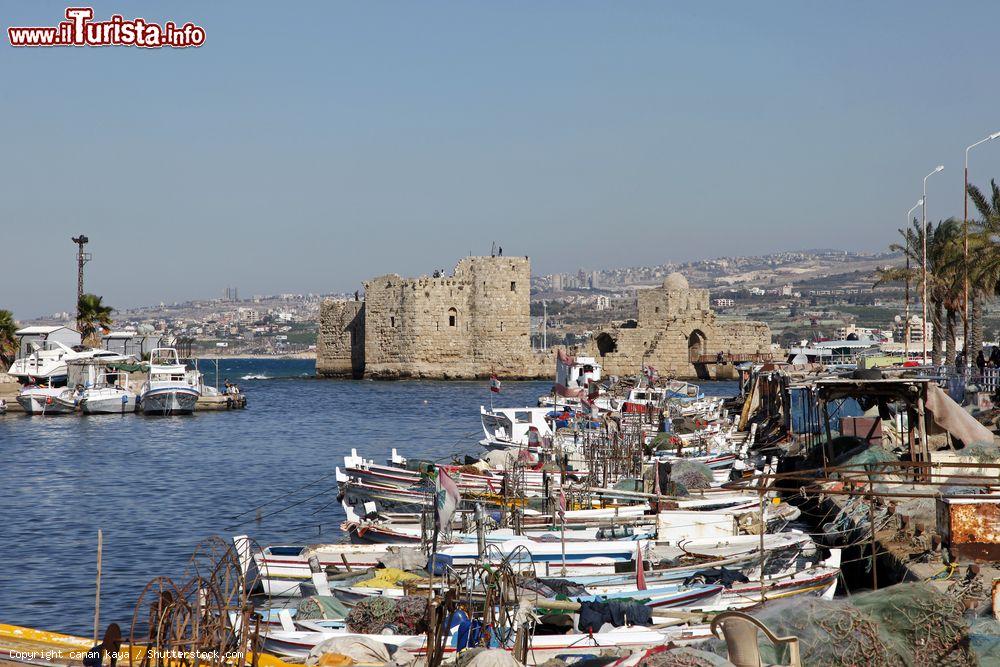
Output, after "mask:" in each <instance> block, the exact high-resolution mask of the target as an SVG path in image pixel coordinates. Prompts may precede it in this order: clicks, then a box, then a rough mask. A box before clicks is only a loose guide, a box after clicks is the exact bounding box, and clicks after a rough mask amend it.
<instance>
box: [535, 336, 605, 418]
mask: <svg viewBox="0 0 1000 667" xmlns="http://www.w3.org/2000/svg"><path fill="white" fill-rule="evenodd" d="M600 380H601V365H600V364H599V363H598V362H597V359H595V358H594V357H571V356H569V355H568V354H566V353H565V352H563V351H562V350H560V351H559V352H558V353H557V354H556V380H555V383H553V385H552V393H550V394H546V395H544V396H539V397H538V405H539V406H541V407H546V408H552V407H560V406H561V407H572V408H579V407H581V405H582V400H583V399H585V398H587V394H588V393H590V392H592V391H593V390H594V389H596V388H597V386H596V383H597V382H599V381H600ZM592 383H593V384H594V386H593V387H591V384H592ZM593 393H596V394H597V395H599V391H597V392H593Z"/></svg>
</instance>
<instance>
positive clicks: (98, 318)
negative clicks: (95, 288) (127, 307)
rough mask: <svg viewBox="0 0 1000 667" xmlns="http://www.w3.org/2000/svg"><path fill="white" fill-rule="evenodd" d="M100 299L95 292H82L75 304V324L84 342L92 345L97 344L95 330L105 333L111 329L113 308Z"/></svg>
mask: <svg viewBox="0 0 1000 667" xmlns="http://www.w3.org/2000/svg"><path fill="white" fill-rule="evenodd" d="M102 300H103V299H102V297H99V296H97V295H96V294H83V295H81V296H80V300H79V301H78V302H77V304H76V324H77V327H79V329H80V335H81V336H82V337H83V340H84V343H85V344H88V345H91V346H94V347H96V345H97V343H96V342H95V339H96V338H97V332H98V331H102V332H104V333H107V332H108V331H110V330H111V313H113V312H114V310H115V309H114V308H112V307H111V306H105V305H104V304H103V303H102ZM88 340H89V342H88Z"/></svg>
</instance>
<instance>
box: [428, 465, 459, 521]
mask: <svg viewBox="0 0 1000 667" xmlns="http://www.w3.org/2000/svg"><path fill="white" fill-rule="evenodd" d="M434 490H435V492H436V493H435V499H436V504H437V521H438V523H437V527H438V530H444V529H445V528H447V527H448V526H450V525H451V518H452V517H453V516H454V515H455V510H457V509H458V505H459V503H461V502H462V494H460V493H459V492H458V486H457V485H456V484H455V480H453V479H452V478H451V477H449V476H448V473H446V472H445V471H444V469H442V468H438V471H437V478H436V480H435V484H434Z"/></svg>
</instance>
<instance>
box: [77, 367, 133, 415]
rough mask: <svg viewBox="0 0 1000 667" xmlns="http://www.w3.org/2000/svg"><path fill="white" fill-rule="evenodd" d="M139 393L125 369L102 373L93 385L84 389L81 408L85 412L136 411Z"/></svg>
mask: <svg viewBox="0 0 1000 667" xmlns="http://www.w3.org/2000/svg"><path fill="white" fill-rule="evenodd" d="M137 403H138V395H137V394H136V392H135V391H133V390H132V388H131V386H130V382H129V378H128V373H127V372H125V371H110V370H109V371H106V372H104V373H102V374H101V375H100V376H99V378H98V380H97V382H96V383H95V384H94V386H93V387H89V388H87V389H84V390H83V396H82V397H81V398H80V410H81V411H82V412H83V413H84V414H88V415H94V414H126V413H129V412H135V407H136V404H137Z"/></svg>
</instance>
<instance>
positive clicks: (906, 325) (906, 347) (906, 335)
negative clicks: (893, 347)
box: [903, 199, 924, 361]
mask: <svg viewBox="0 0 1000 667" xmlns="http://www.w3.org/2000/svg"><path fill="white" fill-rule="evenodd" d="M923 204H924V200H923V199H919V200H917V203H916V204H914V205H913V208H911V209H910V210H909V211H907V212H906V226H905V227H903V232H904V233H905V234H906V252H905V253H904V254H905V255H906V301H905V303H906V307H905V310H904V317H905V318H906V319H905V320H903V356H904V358H905V360H906V361H909V360H910V220H911V219H912V216H913V212H914V211H915V210H917V207H918V206H923Z"/></svg>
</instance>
